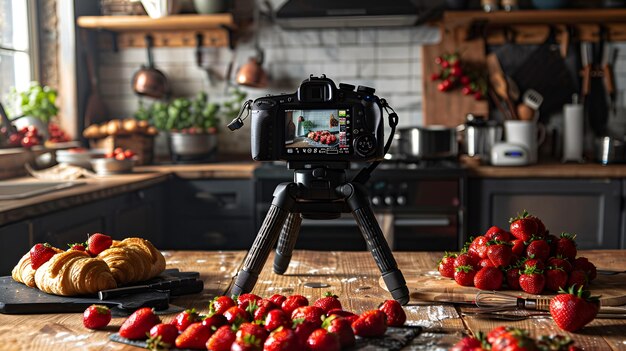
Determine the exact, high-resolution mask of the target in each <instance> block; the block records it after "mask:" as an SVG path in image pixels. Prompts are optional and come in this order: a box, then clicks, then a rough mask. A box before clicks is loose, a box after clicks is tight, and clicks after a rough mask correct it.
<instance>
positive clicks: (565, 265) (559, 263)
mask: <svg viewBox="0 0 626 351" xmlns="http://www.w3.org/2000/svg"><path fill="white" fill-rule="evenodd" d="M546 264H547V265H548V266H552V267H559V268H562V269H563V270H564V271H565V273H569V272H571V271H572V264H571V263H569V261H568V260H566V259H564V258H561V256H557V257H550V258H548V261H547V262H546Z"/></svg>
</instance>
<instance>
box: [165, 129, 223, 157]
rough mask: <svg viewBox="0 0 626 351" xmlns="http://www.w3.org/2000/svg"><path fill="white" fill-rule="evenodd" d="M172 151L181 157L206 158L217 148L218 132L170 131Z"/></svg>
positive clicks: (174, 154)
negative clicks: (190, 132)
mask: <svg viewBox="0 0 626 351" xmlns="http://www.w3.org/2000/svg"><path fill="white" fill-rule="evenodd" d="M169 145H170V152H171V154H172V156H173V157H175V158H179V159H189V160H192V159H196V160H197V159H205V158H208V157H210V156H211V155H212V154H213V153H214V152H215V150H216V149H217V134H187V133H174V132H172V133H170V135H169Z"/></svg>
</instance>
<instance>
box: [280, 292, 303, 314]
mask: <svg viewBox="0 0 626 351" xmlns="http://www.w3.org/2000/svg"><path fill="white" fill-rule="evenodd" d="M308 305H309V300H307V298H306V297H304V296H302V295H291V296H289V297H287V298H286V299H285V301H283V303H282V304H281V306H280V308H282V310H283V311H285V313H287V314H288V315H290V316H291V312H293V310H295V309H296V308H298V307H301V306H308Z"/></svg>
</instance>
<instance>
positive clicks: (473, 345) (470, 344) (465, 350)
mask: <svg viewBox="0 0 626 351" xmlns="http://www.w3.org/2000/svg"><path fill="white" fill-rule="evenodd" d="M482 345H483V344H482V343H481V342H480V340H478V339H476V338H475V337H473V336H466V337H464V338H463V339H461V340H460V341H459V342H457V343H456V344H454V346H452V348H450V351H470V350H482Z"/></svg>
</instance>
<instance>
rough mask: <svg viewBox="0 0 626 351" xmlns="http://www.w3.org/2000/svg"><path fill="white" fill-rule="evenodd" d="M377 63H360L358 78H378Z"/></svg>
mask: <svg viewBox="0 0 626 351" xmlns="http://www.w3.org/2000/svg"><path fill="white" fill-rule="evenodd" d="M376 66H377V63H376V61H358V66H357V67H358V71H357V77H359V78H374V77H376Z"/></svg>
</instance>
